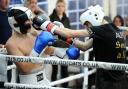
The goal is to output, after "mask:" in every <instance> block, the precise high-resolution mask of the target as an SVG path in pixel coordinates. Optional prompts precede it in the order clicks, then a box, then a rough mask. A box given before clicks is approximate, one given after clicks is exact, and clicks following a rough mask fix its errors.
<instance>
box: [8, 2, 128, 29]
mask: <svg viewBox="0 0 128 89" xmlns="http://www.w3.org/2000/svg"><path fill="white" fill-rule="evenodd" d="M65 1H66V3H67V12H66V13H67V15H68V16H69V18H70V22H71V26H72V28H73V29H79V28H83V27H82V25H81V23H80V22H79V16H80V14H81V13H82V12H83V11H84V10H86V8H87V7H88V6H90V5H95V4H100V5H101V6H103V8H104V11H105V14H106V15H107V16H109V17H111V19H113V18H114V16H116V15H117V14H118V15H121V16H122V17H123V18H124V20H125V25H126V26H128V10H127V9H128V0H65ZM23 3H24V0H11V5H10V6H16V5H23ZM55 3H56V0H38V5H39V6H40V7H41V8H42V9H43V10H45V11H46V12H47V13H48V15H50V14H51V13H52V10H53V9H54V8H55Z"/></svg>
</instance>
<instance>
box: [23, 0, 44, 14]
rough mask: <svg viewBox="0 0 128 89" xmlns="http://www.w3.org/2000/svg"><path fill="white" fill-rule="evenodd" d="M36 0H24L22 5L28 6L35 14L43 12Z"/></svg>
mask: <svg viewBox="0 0 128 89" xmlns="http://www.w3.org/2000/svg"><path fill="white" fill-rule="evenodd" d="M37 2H38V1H37V0H25V2H24V6H25V7H27V8H29V9H30V10H31V11H32V12H33V13H34V14H35V15H39V14H41V13H42V12H44V11H43V10H42V9H41V8H40V7H39V6H38V5H37Z"/></svg>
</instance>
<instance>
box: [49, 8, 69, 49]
mask: <svg viewBox="0 0 128 89" xmlns="http://www.w3.org/2000/svg"><path fill="white" fill-rule="evenodd" d="M50 20H51V21H52V22H54V21H59V22H61V23H62V24H63V25H64V27H66V28H70V21H69V18H68V17H67V16H66V14H65V13H64V14H63V17H62V19H60V18H59V16H58V15H57V12H56V10H55V9H54V10H53V13H52V14H51V15H50ZM59 38H60V39H61V37H59ZM54 46H55V47H63V48H65V47H68V44H66V43H65V42H63V41H60V40H58V41H56V42H55V44H54Z"/></svg>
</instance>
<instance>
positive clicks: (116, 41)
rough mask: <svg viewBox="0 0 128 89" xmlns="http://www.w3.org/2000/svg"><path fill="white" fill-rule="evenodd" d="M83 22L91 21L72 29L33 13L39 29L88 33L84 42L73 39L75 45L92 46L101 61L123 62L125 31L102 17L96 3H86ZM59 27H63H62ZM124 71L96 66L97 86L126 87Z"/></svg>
mask: <svg viewBox="0 0 128 89" xmlns="http://www.w3.org/2000/svg"><path fill="white" fill-rule="evenodd" d="M80 20H81V22H82V23H83V24H85V25H86V24H87V23H88V22H89V23H91V25H92V27H90V28H88V30H87V29H83V30H71V29H67V28H59V27H58V26H56V25H55V24H54V23H52V22H50V21H49V20H47V19H46V16H45V15H44V17H41V18H39V19H38V17H35V18H34V19H33V22H34V23H35V24H36V25H37V26H39V27H40V28H41V29H42V30H47V31H49V32H51V33H52V34H54V33H55V34H58V35H61V36H63V37H65V38H69V37H91V40H89V41H87V42H85V43H83V42H80V41H78V40H77V41H76V40H75V41H74V45H75V46H77V47H78V48H80V49H81V50H83V51H85V50H87V49H88V48H90V47H91V46H92V47H93V50H94V55H95V60H96V61H103V62H116V63H125V60H126V56H125V55H126V54H125V52H126V45H125V39H126V35H128V32H127V31H124V30H123V31H122V30H120V29H119V28H118V27H116V26H115V25H114V24H113V23H108V22H107V21H106V20H105V19H104V12H103V9H102V7H100V6H99V5H95V6H91V7H89V8H88V9H87V10H86V11H85V12H84V13H83V14H82V15H81V16H80ZM61 29H62V30H61ZM127 88H128V87H127V82H126V75H125V71H114V70H104V69H97V75H96V89H127Z"/></svg>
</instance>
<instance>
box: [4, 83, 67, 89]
mask: <svg viewBox="0 0 128 89" xmlns="http://www.w3.org/2000/svg"><path fill="white" fill-rule="evenodd" d="M4 86H5V87H7V88H16V89H19V88H20V89H69V88H60V87H50V86H41V85H32V84H18V83H5V84H4Z"/></svg>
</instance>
